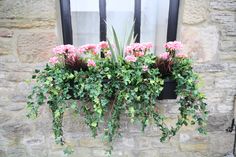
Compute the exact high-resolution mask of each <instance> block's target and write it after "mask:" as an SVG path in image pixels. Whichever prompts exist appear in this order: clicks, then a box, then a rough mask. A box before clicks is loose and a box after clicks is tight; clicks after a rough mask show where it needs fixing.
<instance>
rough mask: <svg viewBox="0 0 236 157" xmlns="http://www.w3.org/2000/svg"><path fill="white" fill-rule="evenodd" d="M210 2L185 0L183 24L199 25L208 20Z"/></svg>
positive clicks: (206, 0)
mask: <svg viewBox="0 0 236 157" xmlns="http://www.w3.org/2000/svg"><path fill="white" fill-rule="evenodd" d="M207 3H208V0H195V1H193V0H185V1H184V7H183V11H184V14H183V23H186V24H197V23H201V22H203V21H205V20H206V19H207V16H208V15H207V14H208V10H207V7H208V5H207Z"/></svg>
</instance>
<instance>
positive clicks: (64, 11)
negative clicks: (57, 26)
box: [60, 0, 73, 44]
mask: <svg viewBox="0 0 236 157" xmlns="http://www.w3.org/2000/svg"><path fill="white" fill-rule="evenodd" d="M60 9H61V24H62V34H63V43H64V44H73V36H72V25H71V12H70V0H60Z"/></svg>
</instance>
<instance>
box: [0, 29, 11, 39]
mask: <svg viewBox="0 0 236 157" xmlns="http://www.w3.org/2000/svg"><path fill="white" fill-rule="evenodd" d="M13 34H14V32H13V31H12V30H9V29H5V28H0V37H3V38H12V37H13Z"/></svg>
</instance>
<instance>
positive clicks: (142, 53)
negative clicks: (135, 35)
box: [134, 51, 144, 57]
mask: <svg viewBox="0 0 236 157" xmlns="http://www.w3.org/2000/svg"><path fill="white" fill-rule="evenodd" d="M134 55H135V56H136V57H142V56H144V52H143V51H139V52H135V53H134Z"/></svg>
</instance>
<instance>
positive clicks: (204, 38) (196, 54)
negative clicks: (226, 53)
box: [181, 26, 219, 62]
mask: <svg viewBox="0 0 236 157" xmlns="http://www.w3.org/2000/svg"><path fill="white" fill-rule="evenodd" d="M193 37H194V38H193ZM181 40H182V42H183V43H184V44H185V45H186V46H185V48H184V50H183V51H184V52H186V53H189V55H190V56H191V57H192V58H193V59H195V60H196V61H198V62H212V61H213V60H214V59H215V58H216V56H217V47H218V42H219V34H218V30H217V28H216V26H202V27H194V26H183V27H182V28H181Z"/></svg>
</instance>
